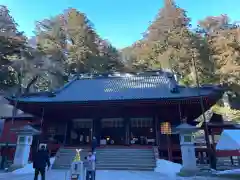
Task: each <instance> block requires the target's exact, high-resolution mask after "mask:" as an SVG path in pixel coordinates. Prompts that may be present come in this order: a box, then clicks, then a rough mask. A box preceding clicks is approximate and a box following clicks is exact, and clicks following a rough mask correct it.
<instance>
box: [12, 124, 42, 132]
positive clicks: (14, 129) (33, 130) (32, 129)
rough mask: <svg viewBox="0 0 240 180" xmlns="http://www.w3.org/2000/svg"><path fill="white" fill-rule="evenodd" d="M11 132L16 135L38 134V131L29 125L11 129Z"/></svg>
mask: <svg viewBox="0 0 240 180" xmlns="http://www.w3.org/2000/svg"><path fill="white" fill-rule="evenodd" d="M11 131H13V132H16V133H32V134H39V133H40V131H38V130H37V129H35V128H33V127H32V126H30V125H25V126H22V127H19V128H13V129H11Z"/></svg>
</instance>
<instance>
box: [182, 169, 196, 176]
mask: <svg viewBox="0 0 240 180" xmlns="http://www.w3.org/2000/svg"><path fill="white" fill-rule="evenodd" d="M198 172H199V169H197V168H196V169H187V168H182V169H181V170H180V174H182V175H185V176H195V175H196V174H198Z"/></svg>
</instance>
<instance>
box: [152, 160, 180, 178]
mask: <svg viewBox="0 0 240 180" xmlns="http://www.w3.org/2000/svg"><path fill="white" fill-rule="evenodd" d="M181 168H182V165H181V164H178V163H174V162H171V161H167V160H164V159H158V160H157V167H156V168H155V172H159V173H161V174H162V175H167V176H171V177H175V176H176V174H177V173H179V172H180V170H181Z"/></svg>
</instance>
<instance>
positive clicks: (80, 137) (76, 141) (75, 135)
mask: <svg viewBox="0 0 240 180" xmlns="http://www.w3.org/2000/svg"><path fill="white" fill-rule="evenodd" d="M92 131H93V121H92V119H74V120H73V121H72V128H71V132H70V144H71V145H90V143H91V140H92V138H93V132H92Z"/></svg>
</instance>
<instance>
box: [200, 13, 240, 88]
mask: <svg viewBox="0 0 240 180" xmlns="http://www.w3.org/2000/svg"><path fill="white" fill-rule="evenodd" d="M199 24H200V28H201V33H202V34H203V35H204V38H205V39H206V41H207V43H208V46H209V49H210V51H209V54H208V55H209V57H210V58H211V59H212V60H213V62H214V64H215V69H216V75H217V76H218V77H219V79H218V80H219V81H220V82H222V83H227V84H228V85H229V86H231V87H232V88H233V89H235V90H236V91H239V89H240V88H239V84H240V43H239V41H240V28H239V26H238V25H237V24H234V23H230V19H229V17H228V16H227V15H221V16H216V17H213V16H210V17H207V18H205V19H204V20H202V21H200V22H199Z"/></svg>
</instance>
